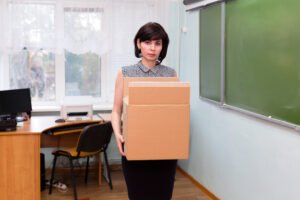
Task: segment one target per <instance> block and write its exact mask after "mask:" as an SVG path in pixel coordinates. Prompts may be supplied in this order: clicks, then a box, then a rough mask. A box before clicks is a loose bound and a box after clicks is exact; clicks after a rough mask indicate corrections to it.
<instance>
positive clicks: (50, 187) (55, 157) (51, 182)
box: [49, 154, 58, 194]
mask: <svg viewBox="0 0 300 200" xmlns="http://www.w3.org/2000/svg"><path fill="white" fill-rule="evenodd" d="M57 157H58V156H57V155H56V154H54V160H53V166H52V172H51V178H50V185H49V194H51V193H52V184H53V179H54V173H55V166H56V160H57Z"/></svg>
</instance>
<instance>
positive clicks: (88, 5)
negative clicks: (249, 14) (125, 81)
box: [0, 0, 182, 104]
mask: <svg viewBox="0 0 300 200" xmlns="http://www.w3.org/2000/svg"><path fill="white" fill-rule="evenodd" d="M180 3H182V2H181V1H180V0H1V1H0V26H1V31H0V89H4V88H12V87H19V86H30V84H31V86H32V87H35V90H36V96H35V99H34V101H48V102H49V101H54V102H55V101H56V102H58V101H59V99H62V98H61V96H64V95H66V93H65V92H64V90H63V89H61V88H65V87H64V86H65V85H66V84H67V82H66V79H68V76H67V75H66V74H65V73H67V72H68V73H69V71H65V68H66V67H67V68H68V69H72V70H73V69H74V66H75V65H74V64H72V63H71V64H70V65H68V66H66V63H65V60H66V58H65V56H66V55H65V53H66V51H68V52H70V55H73V54H75V55H77V56H79V57H80V56H82V55H84V54H86V55H89V56H92V59H93V60H95V59H97V56H98V57H99V60H100V61H101V64H100V68H99V71H100V72H101V74H100V75H97V77H101V78H100V79H101V81H100V83H101V86H100V87H101V88H96V87H95V90H101V92H96V93H97V94H98V96H97V100H96V104H111V103H112V101H113V94H114V81H115V77H116V74H117V71H118V69H119V68H120V67H122V66H125V65H130V64H134V63H135V62H137V61H138V59H137V58H135V56H134V46H133V38H134V36H135V33H136V32H137V30H138V28H140V27H141V26H142V25H143V24H145V23H147V22H149V21H155V22H159V23H161V24H162V25H163V26H164V27H165V29H166V30H167V32H168V30H171V31H170V32H169V36H170V40H171V43H170V49H169V53H168V56H167V58H166V60H165V61H164V64H168V63H167V62H168V60H169V61H171V62H170V64H172V66H173V67H175V68H176V66H175V65H176V60H177V54H176V53H177V51H176V50H175V49H177V47H178V46H176V44H178V39H179V38H178V34H177V33H176V32H177V31H178V30H179V28H178V26H179V22H178V19H176V18H174V17H173V16H177V15H176V14H175V15H174V14H172V13H174V12H177V10H176V9H174V5H178V4H180ZM170 5H171V6H170ZM175 7H176V6H175ZM170 27H171V29H170ZM174 44H175V46H174ZM94 63H96V61H95V62H94ZM96 64H97V63H96ZM96 64H95V66H96ZM172 66H171V67H172ZM95 69H98V68H97V67H96V68H95V67H94V69H93V70H95ZM78 70H79V71H80V68H79V67H78ZM85 70H86V69H85ZM41 72H43V73H41ZM41 74H43V75H41ZM85 74H88V72H87V71H85ZM29 79H35V80H34V81H32V80H31V81H29ZM82 79H84V80H87V78H86V77H82ZM98 82H99V81H96V82H95V83H97V84H98ZM83 84H84V83H83ZM33 85H35V86H33ZM69 85H70V87H72V88H73V87H74V84H73V83H72V84H69ZM85 85H86V86H85V87H82V88H85V90H89V87H88V86H87V84H85ZM42 90H44V91H42ZM39 92H40V93H39ZM75 93H76V92H75ZM76 94H77V93H76ZM99 94H101V97H99Z"/></svg>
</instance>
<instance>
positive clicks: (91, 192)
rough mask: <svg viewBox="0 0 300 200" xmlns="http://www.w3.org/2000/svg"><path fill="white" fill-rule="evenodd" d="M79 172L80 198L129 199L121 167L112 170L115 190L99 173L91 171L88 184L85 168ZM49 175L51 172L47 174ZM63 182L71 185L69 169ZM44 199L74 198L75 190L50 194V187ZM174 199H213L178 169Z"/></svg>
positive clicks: (55, 190)
mask: <svg viewBox="0 0 300 200" xmlns="http://www.w3.org/2000/svg"><path fill="white" fill-rule="evenodd" d="M76 173H77V176H76V177H77V186H78V187H77V189H78V191H77V192H78V200H100V199H101V200H128V197H127V191H126V185H125V182H124V177H123V174H122V171H121V169H120V168H117V169H113V170H112V172H111V175H112V181H113V190H110V188H109V186H108V184H107V182H106V181H105V180H103V182H102V184H101V186H99V185H98V182H97V174H96V172H95V173H93V172H92V173H91V174H90V176H89V177H90V178H89V181H88V184H87V185H85V184H84V177H83V174H84V173H83V170H80V171H79V172H76ZM47 177H49V174H47ZM60 177H61V180H62V182H64V183H66V185H69V183H68V181H69V177H68V173H67V171H65V172H64V173H62V175H60ZM41 196H42V197H41V199H42V200H72V199H73V190H72V187H68V191H67V192H62V191H59V190H58V189H56V188H53V191H52V194H51V195H49V194H48V187H47V188H46V190H44V191H42V192H41ZM173 200H211V199H210V198H209V197H208V196H207V195H206V194H204V193H203V192H202V191H201V190H200V189H199V188H197V187H196V186H195V185H193V184H192V182H191V181H190V180H189V179H188V178H186V177H185V176H184V175H183V174H182V173H181V172H179V171H177V174H176V180H175V185H174V192H173Z"/></svg>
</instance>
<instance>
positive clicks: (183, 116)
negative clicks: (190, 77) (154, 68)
mask: <svg viewBox="0 0 300 200" xmlns="http://www.w3.org/2000/svg"><path fill="white" fill-rule="evenodd" d="M176 80H177V79H174V78H147V80H146V79H143V78H137V79H134V78H130V80H129V79H126V78H125V81H124V99H123V109H124V110H123V134H124V138H125V154H126V157H127V159H128V160H161V159H187V158H188V155H189V127H190V104H189V100H190V98H189V97H190V85H189V83H182V82H178V81H177V82H174V81H176ZM170 81H171V82H170Z"/></svg>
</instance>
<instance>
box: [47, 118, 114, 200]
mask: <svg viewBox="0 0 300 200" xmlns="http://www.w3.org/2000/svg"><path fill="white" fill-rule="evenodd" d="M112 132H113V130H112V125H111V123H110V122H106V123H102V124H93V125H88V126H86V127H85V128H84V129H83V130H82V131H81V133H80V136H79V139H78V143H77V146H76V147H74V148H68V149H59V150H56V151H54V152H52V154H53V155H54V161H53V168H52V173H51V179H50V187H49V194H51V193H52V184H53V179H54V173H55V165H56V160H57V157H59V156H64V157H67V158H68V159H69V161H70V169H71V179H72V184H73V190H74V199H75V200H77V191H76V180H75V176H74V167H73V160H75V159H79V158H85V157H86V158H87V162H86V170H85V183H87V179H88V168H89V157H90V156H94V155H99V154H100V153H101V152H103V153H104V159H105V164H106V168H107V174H108V180H109V186H110V189H112V188H113V186H112V180H111V176H110V168H109V164H108V160H107V153H106V149H107V147H108V144H109V142H110V138H111V135H112ZM99 164H101V163H99Z"/></svg>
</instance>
